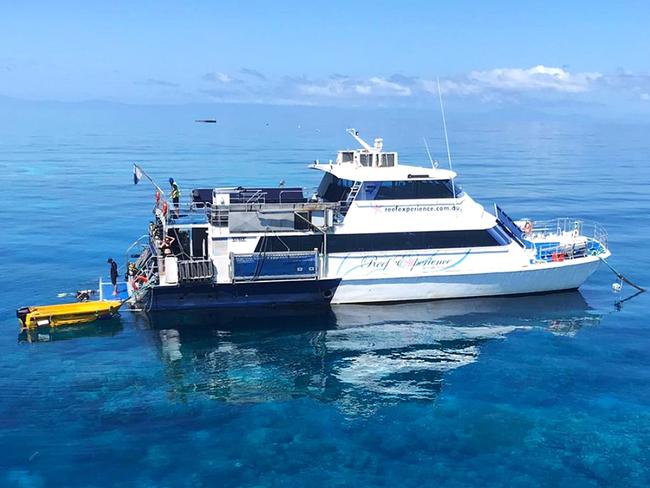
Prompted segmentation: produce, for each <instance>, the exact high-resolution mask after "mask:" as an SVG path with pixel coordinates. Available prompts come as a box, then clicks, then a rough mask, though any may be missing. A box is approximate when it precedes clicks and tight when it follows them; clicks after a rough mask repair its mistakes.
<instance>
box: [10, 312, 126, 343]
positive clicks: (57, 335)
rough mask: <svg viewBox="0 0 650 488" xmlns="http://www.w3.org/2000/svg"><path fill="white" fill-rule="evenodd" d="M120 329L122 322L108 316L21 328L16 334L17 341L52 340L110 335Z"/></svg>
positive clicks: (115, 333) (121, 328) (120, 330)
mask: <svg viewBox="0 0 650 488" xmlns="http://www.w3.org/2000/svg"><path fill="white" fill-rule="evenodd" d="M122 330H123V326H122V322H121V321H120V320H119V319H117V318H110V319H106V320H98V321H96V322H91V323H87V324H83V325H71V326H65V327H48V326H46V327H37V328H35V329H25V330H21V331H20V333H19V334H18V342H54V341H67V340H70V339H80V338H83V337H112V336H114V335H117V334H119V333H120V332H122Z"/></svg>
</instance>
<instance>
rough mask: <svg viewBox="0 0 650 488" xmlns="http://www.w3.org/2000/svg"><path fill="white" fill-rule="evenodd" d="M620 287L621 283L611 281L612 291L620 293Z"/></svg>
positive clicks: (621, 286)
mask: <svg viewBox="0 0 650 488" xmlns="http://www.w3.org/2000/svg"><path fill="white" fill-rule="evenodd" d="M622 288H623V285H621V284H620V283H612V291H613V292H614V293H620V292H621V289H622Z"/></svg>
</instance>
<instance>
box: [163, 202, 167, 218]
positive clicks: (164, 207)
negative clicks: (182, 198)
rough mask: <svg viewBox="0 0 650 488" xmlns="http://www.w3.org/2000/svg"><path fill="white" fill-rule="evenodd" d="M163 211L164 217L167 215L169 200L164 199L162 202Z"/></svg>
mask: <svg viewBox="0 0 650 488" xmlns="http://www.w3.org/2000/svg"><path fill="white" fill-rule="evenodd" d="M162 213H163V217H167V202H166V201H164V202H163V204H162Z"/></svg>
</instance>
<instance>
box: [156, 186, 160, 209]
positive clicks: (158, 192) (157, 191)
mask: <svg viewBox="0 0 650 488" xmlns="http://www.w3.org/2000/svg"><path fill="white" fill-rule="evenodd" d="M158 203H160V191H159V190H156V207H157V206H158Z"/></svg>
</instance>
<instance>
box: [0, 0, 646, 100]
mask: <svg viewBox="0 0 650 488" xmlns="http://www.w3.org/2000/svg"><path fill="white" fill-rule="evenodd" d="M649 29H650V2H641V1H638V2H632V1H630V2H604V1H603V2H586V1H574V2H566V1H563V2H559V1H558V2H555V1H547V2H521V1H516V2H515V1H494V2H481V1H476V2H469V1H448V2H433V1H431V2H424V1H412V2H381V1H375V2H351V1H349V0H348V1H345V2H343V1H333V0H330V1H327V2H307V1H302V2H293V1H291V2H261V1H241V2H216V1H214V2H208V1H192V0H186V1H184V2H167V1H146V2H145V1H143V2H119V1H115V2H93V1H83V2H81V1H79V2H67V1H62V2H49V1H48V2H29V1H25V2H10V1H7V0H0V96H8V97H13V98H20V99H29V100H62V101H80V100H107V101H119V102H126V103H196V102H207V101H233V102H257V103H282V104H318V105H336V104H343V103H345V104H349V103H352V104H360V105H363V104H379V105H388V106H390V105H392V104H394V105H417V104H418V103H421V102H422V100H425V99H428V98H430V97H431V96H432V95H433V94H434V92H435V90H436V86H435V80H436V77H439V78H440V80H441V86H442V90H443V92H444V93H445V95H446V96H447V97H449V98H451V99H459V100H464V101H466V102H468V103H480V104H512V103H541V104H546V103H560V104H562V103H569V104H576V105H580V104H596V105H597V104H607V103H610V104H611V103H619V104H627V105H628V106H630V107H636V106H644V105H645V106H650V34H649Z"/></svg>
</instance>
